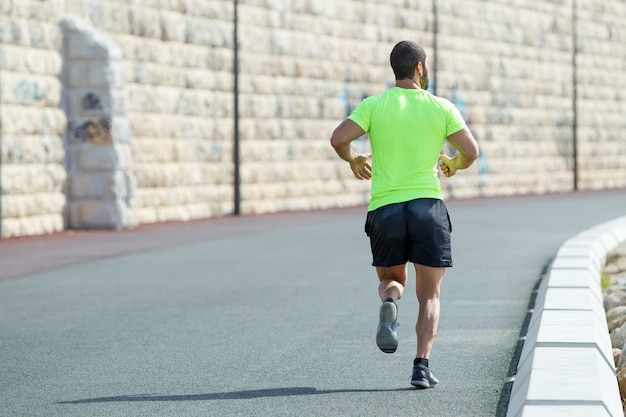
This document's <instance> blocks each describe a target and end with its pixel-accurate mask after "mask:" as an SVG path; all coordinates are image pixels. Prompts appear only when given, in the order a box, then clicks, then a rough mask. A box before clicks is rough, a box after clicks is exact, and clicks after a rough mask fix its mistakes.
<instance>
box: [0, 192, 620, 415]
mask: <svg viewBox="0 0 626 417" xmlns="http://www.w3.org/2000/svg"><path fill="white" fill-rule="evenodd" d="M448 205H449V209H450V212H451V216H452V221H453V225H454V231H453V239H454V240H453V244H454V248H453V250H454V257H455V267H454V268H452V269H450V270H449V271H448V273H447V274H446V278H445V279H444V286H443V300H442V308H443V311H442V313H443V314H442V319H441V324H440V329H439V330H440V332H439V336H438V338H437V342H436V344H435V351H434V352H433V355H432V357H431V363H432V367H433V369H434V370H435V372H437V374H438V376H439V378H440V380H441V383H440V385H439V386H438V387H437V388H435V389H431V390H424V391H416V390H412V389H411V388H410V385H409V376H410V371H411V365H412V358H413V355H414V346H415V334H414V332H413V324H414V320H415V315H416V312H417V302H416V301H415V297H414V296H413V295H412V291H413V289H414V286H413V285H409V287H408V289H407V292H406V296H405V298H404V299H403V300H402V301H401V302H400V322H401V326H400V328H399V331H400V347H399V349H398V351H397V352H396V353H395V354H393V355H386V354H383V353H381V352H380V351H378V349H377V348H376V345H375V342H374V333H375V328H376V324H377V315H378V306H379V300H378V299H377V295H376V286H377V280H376V277H375V274H374V271H373V268H372V267H371V266H370V255H369V248H368V242H367V239H366V237H365V235H364V233H363V222H364V208H362V207H359V208H353V209H345V210H331V211H324V212H312V213H288V214H278V215H269V216H258V217H243V218H225V219H218V220H209V221H203V222H193V223H185V224H168V225H159V226H153V227H143V228H140V229H138V230H134V231H125V232H80V233H79V232H77V233H64V234H60V235H55V236H50V237H43V238H34V239H14V240H5V241H1V242H0V364H1V366H0V416H3V417H4V416H7V417H13V416H20V417H21V416H25V417H33V416H46V417H52V416H64V417H71V416H90V417H96V416H103V417H104V416H106V417H111V416H124V417H134V416H150V417H154V416H168V417H170V416H316V417H319V416H382V415H390V416H429V417H435V416H446V417H449V416H472V417H477V416H495V415H503V412H504V410H505V409H506V408H505V406H506V404H505V403H504V402H501V401H500V398H501V391H502V390H503V387H504V386H505V382H506V377H507V373H508V371H509V366H510V359H511V356H512V355H513V352H514V349H515V346H516V343H517V338H518V334H519V332H520V329H521V326H522V324H523V322H524V318H525V316H526V309H527V305H528V302H529V299H530V296H531V293H532V290H533V287H534V286H535V284H536V282H537V280H538V279H539V277H540V275H541V271H542V270H543V268H544V267H545V266H546V265H547V263H548V262H549V260H550V258H551V257H552V256H554V254H555V252H556V250H557V249H558V248H559V246H560V245H561V244H562V243H563V242H564V241H565V240H566V239H568V238H570V237H571V236H573V235H575V234H577V233H578V232H580V231H582V230H584V229H587V228H589V227H592V226H594V225H596V224H599V223H602V222H604V221H607V220H611V219H613V218H616V217H620V216H623V215H625V214H626V190H615V191H603V192H589V193H587V192H585V193H576V194H564V195H551V196H543V197H516V198H507V199H481V200H465V201H464V200H453V201H450V202H449V203H448ZM502 397H503V398H506V395H504V396H502ZM503 405H504V408H503Z"/></svg>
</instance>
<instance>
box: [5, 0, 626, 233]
mask: <svg viewBox="0 0 626 417" xmlns="http://www.w3.org/2000/svg"><path fill="white" fill-rule="evenodd" d="M238 3H239V6H238V16H239V19H238V31H239V42H238V46H239V115H238V116H239V132H240V156H241V165H240V174H241V188H240V192H241V198H242V200H241V211H242V213H244V214H251V213H265V212H274V211H283V210H307V209H319V208H329V207H341V206H350V205H357V204H363V203H365V202H366V201H367V199H368V196H369V183H368V182H363V181H357V180H355V179H354V178H353V176H352V174H351V172H350V170H349V168H348V166H347V164H345V163H344V162H343V161H340V160H339V159H338V158H337V157H336V156H335V154H334V152H333V150H332V148H331V147H330V146H329V143H328V138H329V136H330V133H331V131H332V129H333V128H334V127H335V126H336V125H337V124H338V123H339V122H340V121H341V120H342V119H343V118H345V117H346V115H347V114H349V112H350V111H351V110H352V109H353V108H354V107H355V106H356V105H357V104H358V103H359V101H360V100H361V99H362V98H364V97H366V96H368V95H372V94H377V93H380V92H382V91H384V90H385V89H387V88H388V87H389V86H390V85H392V84H393V81H394V80H393V73H392V71H391V69H390V68H389V64H388V56H389V52H390V50H391V48H392V47H393V45H394V44H395V43H396V42H397V41H398V40H401V39H414V40H416V41H418V42H420V43H421V44H423V45H424V46H425V47H426V49H427V51H428V53H429V54H430V58H431V68H432V69H433V70H434V71H433V72H434V73H433V74H431V80H433V81H436V85H434V86H433V89H434V90H435V91H436V93H437V94H438V95H441V96H444V97H447V98H449V99H451V100H452V101H454V102H455V103H456V104H457V105H458V106H459V108H460V109H461V110H462V112H463V113H464V115H465V116H466V118H467V120H468V122H469V123H470V127H471V129H472V130H473V131H474V132H475V134H476V137H477V139H478V140H479V143H480V146H481V149H482V152H483V153H482V155H481V159H480V160H479V161H478V163H477V164H475V165H474V166H473V167H472V168H470V169H469V170H468V171H466V172H462V173H461V174H460V175H458V176H457V177H454V178H453V179H451V180H446V179H442V182H443V184H444V189H445V191H446V195H447V196H448V197H456V198H464V197H474V196H481V195H488V196H495V195H512V194H528V193H539V194H540V193H546V192H561V191H570V190H572V189H573V187H574V173H573V172H574V167H575V160H574V139H575V138H576V139H577V142H576V145H577V148H578V158H577V159H576V162H577V166H578V187H579V189H599V188H609V187H611V188H612V187H626V175H625V174H626V149H625V148H626V141H624V140H623V139H622V137H621V132H622V131H623V130H624V127H626V125H625V123H626V122H625V120H626V117H624V115H625V114H626V112H625V110H626V109H625V104H624V103H625V96H624V93H623V91H624V90H625V87H626V78H625V76H624V68H625V65H626V64H625V61H626V50H625V49H624V48H623V45H624V36H625V35H624V34H625V30H626V24H625V23H624V22H626V19H624V17H626V16H624V15H625V14H626V11H625V10H624V9H625V8H624V5H623V1H621V0H607V1H603V2H594V1H591V0H577V1H576V3H574V1H573V0H559V1H547V0H536V1H527V0H514V1H505V0H494V1H489V2H485V1H481V0H464V1H461V0H450V1H445V2H444V1H441V0H432V1H427V2H424V1H418V0H409V1H405V0H402V1H401V0H391V1H388V2H374V1H357V0H341V1H337V0H316V1H312V0H295V1H289V2H288V1H283V0H239V2H238ZM574 5H576V9H574ZM233 14H234V2H233V1H231V0H212V1H206V0H176V1H168V2H163V1H159V0H141V1H140V0H129V1H125V2H120V1H115V0H0V42H1V45H0V81H2V84H1V90H0V91H1V96H0V117H1V120H2V126H1V127H0V135H1V138H2V160H1V161H2V165H1V168H0V174H1V175H0V182H1V185H0V186H1V188H2V193H1V198H0V202H1V207H0V212H1V217H2V223H1V225H2V227H1V228H0V230H1V235H2V237H10V236H19V235H28V234H41V233H49V232H54V231H58V230H62V229H63V228H69V227H86V228H92V227H110V228H117V227H127V226H134V225H139V224H144V223H153V222H162V221H171V220H191V219H199V218H207V217H212V216H221V215H227V214H230V213H232V212H233V210H234V201H233V200H234V185H233V181H234V172H235V171H234V169H235V168H234V164H233V143H234V140H233V135H234V125H235V121H234V119H235V115H234V102H235V101H234V75H233V71H234V52H233V50H234V37H233V33H234V24H233ZM64 19H65V20H64ZM67 19H69V21H80V22H82V23H81V25H82V26H81V27H82V29H81V30H82V31H83V32H88V33H97V34H98V36H99V37H101V38H102V39H106V42H105V43H106V44H107V45H112V46H111V47H112V48H113V49H115V50H116V51H118V52H116V53H115V54H113V56H111V57H110V58H111V59H109V60H106V59H105V60H91V61H90V60H83V59H82V58H80V57H74V58H75V59H74V60H72V59H73V58H71V57H70V55H68V54H67V52H68V48H67V46H68V45H69V44H68V42H73V41H71V33H70V32H71V31H69V30H68V27H67V26H66V27H65V31H64V30H63V27H64V26H63V23H62V22H64V21H65V22H67V21H68V20H67ZM63 45H66V47H65V48H64V47H63ZM83 46H84V45H83ZM574 62H576V67H574V65H573V63H574ZM90 93H91V94H95V95H96V96H97V97H98V99H99V100H101V101H100V103H101V109H99V110H98V111H96V112H95V113H94V112H92V113H89V114H84V113H81V112H82V111H83V110H85V109H83V108H81V107H80V105H79V106H78V107H77V104H76V103H79V104H80V103H89V102H90V100H91V99H93V98H94V96H93V95H90ZM63 97H67V100H64V99H63ZM85 100H86V101H85ZM96 113H97V114H96ZM103 120H105V121H107V120H108V123H109V124H108V127H109V129H108V133H107V129H106V127H107V123H101V122H102V121H103ZM87 122H91V123H92V124H93V126H91V127H94V126H95V127H96V128H98V127H100V128H104V129H95V130H93V132H92V136H91V138H92V141H91V143H90V142H89V141H88V140H84V141H83V142H81V141H80V140H76V139H80V138H77V137H76V136H75V133H76V132H77V133H79V134H81V132H82V130H81V129H80V127H81V126H83V127H86V125H85V123H87ZM76 128H79V129H78V130H76ZM83 130H85V132H86V129H83ZM98 132H101V133H102V132H105V134H104V135H100V134H99V133H98ZM107 135H109V136H107ZM82 138H88V136H85V135H83V136H82ZM96 138H99V139H103V138H104V139H105V140H104V141H103V142H104V143H100V142H98V143H95V142H94V141H95V139H96ZM355 146H357V147H359V148H361V149H367V148H368V143H367V138H363V139H360V140H359V141H358V142H356V143H355Z"/></svg>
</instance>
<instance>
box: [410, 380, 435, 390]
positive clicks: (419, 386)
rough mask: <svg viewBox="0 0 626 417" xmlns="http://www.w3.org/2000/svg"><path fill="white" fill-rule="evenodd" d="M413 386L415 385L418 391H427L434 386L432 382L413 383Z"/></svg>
mask: <svg viewBox="0 0 626 417" xmlns="http://www.w3.org/2000/svg"><path fill="white" fill-rule="evenodd" d="M411 385H413V386H414V387H415V388H417V389H426V388H430V387H431V386H434V385H430V382H428V381H411Z"/></svg>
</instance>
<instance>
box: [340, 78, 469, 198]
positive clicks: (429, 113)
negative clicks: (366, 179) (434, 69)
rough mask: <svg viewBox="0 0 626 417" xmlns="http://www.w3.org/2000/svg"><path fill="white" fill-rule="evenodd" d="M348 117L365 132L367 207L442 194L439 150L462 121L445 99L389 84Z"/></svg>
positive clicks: (434, 196)
mask: <svg viewBox="0 0 626 417" xmlns="http://www.w3.org/2000/svg"><path fill="white" fill-rule="evenodd" d="M349 119H351V120H352V121H354V122H355V123H357V124H358V125H359V126H360V127H361V128H362V129H363V130H364V131H366V132H369V134H370V143H371V147H372V197H371V200H370V206H369V210H375V209H376V208H378V207H381V206H384V205H387V204H392V203H398V202H402V201H408V200H412V199H415V198H437V199H441V198H442V192H441V186H440V184H439V177H438V175H437V160H438V158H439V153H440V152H441V149H442V147H443V144H444V141H445V140H446V137H447V136H449V135H451V134H452V133H455V132H457V131H459V130H461V129H463V127H464V126H465V123H464V121H463V118H462V117H461V115H460V114H459V112H458V111H457V110H456V108H455V107H454V106H453V105H452V104H451V103H450V102H449V101H447V100H445V99H442V98H439V97H435V96H433V95H432V94H430V93H428V92H427V91H425V90H421V89H407V88H400V87H393V88H391V89H389V90H387V91H386V92H385V93H382V94H380V95H377V96H371V97H368V98H367V99H365V100H364V101H363V102H362V103H361V104H360V105H359V106H358V107H357V108H356V109H355V110H354V112H353V113H352V114H351V115H350V117H349Z"/></svg>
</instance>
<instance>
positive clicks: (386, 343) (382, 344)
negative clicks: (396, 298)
mask: <svg viewBox="0 0 626 417" xmlns="http://www.w3.org/2000/svg"><path fill="white" fill-rule="evenodd" d="M397 316H398V310H397V308H396V305H395V304H394V303H389V302H387V303H383V305H382V306H381V307H380V317H379V320H380V322H379V323H378V330H377V332H376V345H378V348H379V349H380V350H382V351H383V352H385V353H394V352H395V351H396V349H398V335H397V333H396V332H395V330H393V329H392V327H391V325H392V324H393V322H394V321H395V320H396V317H397Z"/></svg>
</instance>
